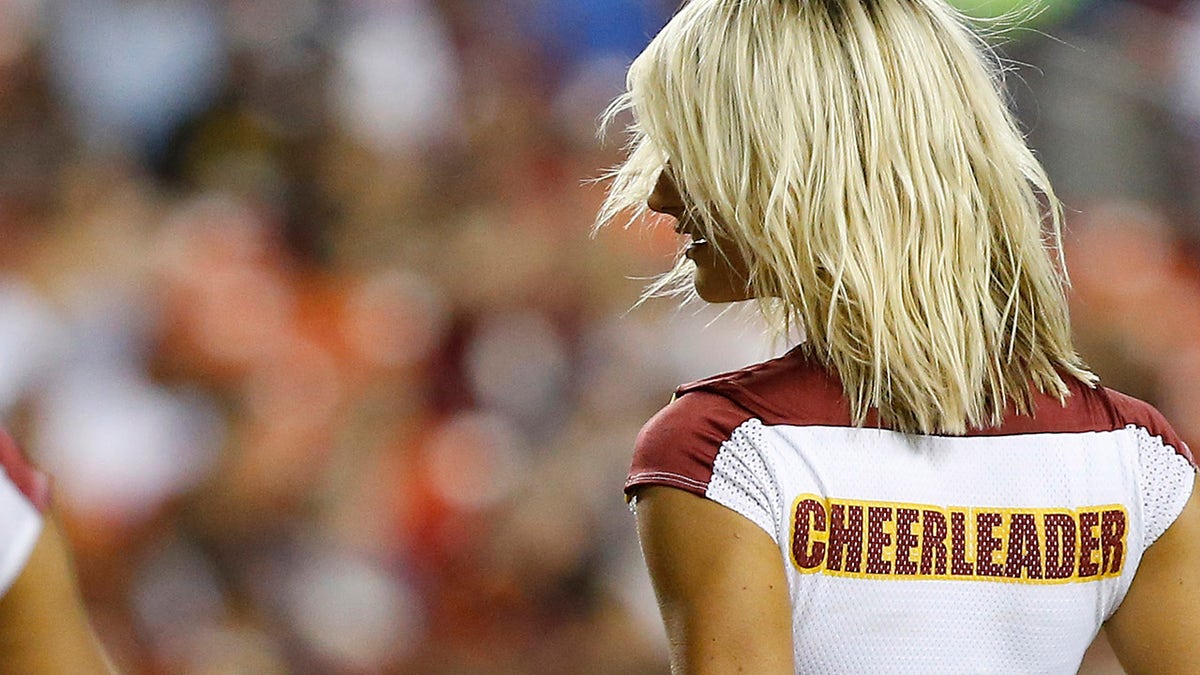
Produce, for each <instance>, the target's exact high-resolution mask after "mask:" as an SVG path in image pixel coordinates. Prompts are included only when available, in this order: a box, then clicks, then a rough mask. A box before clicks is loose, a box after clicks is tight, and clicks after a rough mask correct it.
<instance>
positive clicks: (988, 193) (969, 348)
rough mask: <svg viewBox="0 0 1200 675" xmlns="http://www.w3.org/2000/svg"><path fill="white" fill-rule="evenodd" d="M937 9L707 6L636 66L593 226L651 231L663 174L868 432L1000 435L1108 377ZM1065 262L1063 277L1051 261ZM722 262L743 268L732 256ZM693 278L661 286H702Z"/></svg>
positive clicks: (682, 265)
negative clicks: (1092, 357)
mask: <svg viewBox="0 0 1200 675" xmlns="http://www.w3.org/2000/svg"><path fill="white" fill-rule="evenodd" d="M1001 73H1002V69H1001V68H1000V65H999V63H998V61H997V59H996V58H995V56H994V54H993V52H992V51H991V50H990V49H989V48H988V46H987V45H986V43H985V42H984V41H983V40H982V39H981V38H979V37H978V36H977V35H976V34H975V32H974V31H973V30H972V29H971V28H970V27H969V25H968V23H967V20H966V19H964V17H962V16H961V15H960V14H958V13H957V12H955V10H953V9H951V8H950V7H949V6H947V5H946V4H945V3H944V2H942V0H692V1H691V2H689V3H687V4H686V5H684V6H683V8H682V9H681V10H680V11H679V13H678V14H676V16H675V17H674V18H673V19H672V20H671V21H670V23H668V24H667V26H666V27H665V28H663V30H662V31H661V32H660V33H659V34H658V35H657V36H656V37H655V38H654V40H653V41H652V42H651V43H650V45H649V46H648V47H647V48H646V49H645V51H644V52H642V54H641V55H640V56H638V58H637V59H636V60H635V61H634V62H633V64H632V66H631V67H630V69H629V74H628V81H627V83H628V88H627V92H626V94H625V95H623V96H622V97H621V98H619V99H618V100H617V101H616V102H614V104H613V106H612V107H610V109H609V111H608V112H607V113H606V124H608V123H609V122H611V120H612V119H613V118H615V117H617V116H618V114H619V113H620V112H622V111H623V110H627V109H631V110H632V111H633V116H634V123H633V125H632V127H631V129H630V130H631V134H632V139H631V143H630V147H629V156H628V158H627V160H626V161H625V162H624V164H622V165H621V166H620V167H618V168H617V169H614V170H613V172H612V173H611V174H610V176H609V177H610V178H611V185H610V188H609V192H608V196H607V199H606V201H605V203H604V206H603V207H602V209H601V212H600V214H599V216H598V219H597V227H599V226H601V225H604V224H606V223H609V222H611V221H613V220H614V219H616V218H618V217H620V215H621V214H623V213H627V212H629V211H630V210H632V212H633V213H634V218H635V219H636V218H637V217H638V216H640V214H642V213H644V210H645V206H644V202H645V199H646V197H647V195H648V194H649V193H650V190H651V188H652V186H653V184H654V181H655V178H656V176H657V175H658V173H659V172H660V171H662V170H663V169H664V167H667V170H668V171H669V172H670V175H671V176H672V177H673V178H674V179H675V181H676V183H677V184H678V186H679V188H680V192H681V194H682V195H684V198H685V201H686V202H687V206H688V210H689V214H690V215H689V217H690V218H692V219H693V220H694V221H695V222H696V223H697V226H698V227H699V228H700V229H701V231H702V232H704V233H707V234H710V235H715V236H709V237H708V241H709V242H710V245H715V242H716V241H719V240H722V239H723V240H726V241H731V242H733V245H735V246H737V247H739V249H740V251H739V252H740V253H741V254H742V257H744V258H745V259H746V260H748V261H749V264H750V267H751V270H750V279H749V285H750V289H751V291H752V292H753V294H754V295H755V296H756V297H757V298H758V303H759V307H760V309H761V311H762V313H763V315H764V317H765V318H766V319H767V321H768V323H769V325H770V326H771V329H772V331H773V332H774V333H775V334H776V335H777V336H786V335H788V334H789V333H790V332H791V330H792V329H793V328H796V327H800V328H802V329H803V331H804V333H805V335H806V336H807V341H806V343H805V344H806V347H805V349H806V350H807V351H808V352H809V353H810V354H811V355H813V356H814V357H816V358H819V359H820V360H821V361H822V362H823V363H825V364H826V365H827V366H828V367H830V368H831V369H832V370H834V371H836V373H837V374H838V375H839V377H840V378H841V380H842V382H843V386H844V388H845V393H846V396H847V398H848V399H849V402H850V406H851V410H852V413H853V417H854V419H855V421H856V423H859V424H862V423H863V422H864V421H865V419H866V416H867V412H868V410H869V409H870V408H872V407H874V408H877V409H878V411H879V415H880V419H881V420H882V421H883V422H884V423H885V424H888V425H891V426H893V427H895V428H897V429H900V430H903V431H912V432H921V433H950V434H959V433H964V432H965V431H966V430H967V428H968V427H984V426H994V425H997V424H999V423H1000V421H1001V419H1002V416H1003V414H1004V408H1005V405H1006V403H1007V402H1008V401H1012V402H1013V404H1014V406H1015V409H1016V410H1017V411H1018V412H1021V413H1026V412H1031V407H1032V391H1031V385H1032V386H1033V387H1036V388H1037V389H1038V390H1040V391H1043V392H1048V393H1050V394H1052V395H1054V396H1056V397H1057V398H1058V399H1059V400H1060V401H1064V400H1065V398H1066V397H1067V396H1068V395H1069V389H1068V387H1067V385H1066V382H1065V381H1064V376H1066V377H1072V378H1076V379H1078V380H1080V381H1082V382H1084V383H1085V384H1088V385H1091V384H1093V383H1094V382H1095V380H1096V378H1095V376H1094V375H1093V374H1092V373H1090V372H1089V371H1088V370H1087V369H1086V367H1085V366H1084V365H1083V363H1082V361H1081V359H1080V358H1079V356H1078V355H1077V354H1076V352H1075V350H1074V347H1073V346H1072V342H1071V336H1070V326H1069V321H1068V316H1067V307H1066V302H1065V299H1064V287H1065V285H1066V278H1065V272H1064V271H1063V270H1064V268H1063V267H1062V258H1061V249H1060V245H1061V228H1060V220H1061V205H1060V203H1059V201H1058V199H1057V198H1056V197H1055V195H1054V192H1053V190H1052V189H1051V187H1050V184H1049V181H1048V179H1047V177H1046V175H1045V173H1044V171H1043V169H1042V168H1041V166H1040V165H1039V164H1038V162H1037V160H1036V159H1035V158H1034V156H1033V154H1032V153H1031V152H1030V150H1029V149H1028V147H1027V146H1026V145H1025V143H1024V140H1023V138H1022V136H1021V134H1020V132H1019V131H1018V129H1017V127H1016V124H1015V123H1014V121H1013V118H1012V116H1011V115H1010V113H1009V111H1008V109H1007V107H1006V105H1005V102H1004V100H1003V98H1002V96H1001V93H1000V89H1001V84H1002V83H1001ZM1051 249H1052V250H1054V251H1056V252H1058V259H1057V264H1056V261H1055V260H1052V258H1051V255H1050V251H1051ZM725 254H726V255H727V254H728V252H725ZM692 269H693V268H692V264H691V263H690V262H689V261H687V260H685V259H683V258H680V260H679V264H678V265H676V267H675V269H673V270H672V271H671V272H668V273H667V274H665V275H663V276H662V277H660V278H658V279H657V280H656V281H655V282H654V283H653V284H652V285H651V286H650V287H649V288H648V289H647V291H646V293H647V295H648V296H650V295H661V294H668V293H672V292H676V291H679V290H680V289H682V288H685V287H686V286H687V285H689V284H690V278H691V274H692Z"/></svg>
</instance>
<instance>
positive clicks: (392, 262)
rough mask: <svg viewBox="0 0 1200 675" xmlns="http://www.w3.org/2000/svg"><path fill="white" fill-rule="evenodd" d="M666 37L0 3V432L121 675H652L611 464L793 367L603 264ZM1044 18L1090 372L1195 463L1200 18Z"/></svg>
mask: <svg viewBox="0 0 1200 675" xmlns="http://www.w3.org/2000/svg"><path fill="white" fill-rule="evenodd" d="M675 4H676V3H675V2H673V1H671V0H507V1H505V2H472V1H470V0H341V1H339V2H334V1H332V0H330V1H320V0H226V1H224V2H210V1H203V0H157V1H155V2H144V1H140V0H54V1H50V0H0V237H2V239H0V240H2V241H3V244H4V245H3V246H0V406H3V410H4V417H5V420H6V425H7V426H8V427H9V428H11V429H12V430H13V432H14V435H15V436H16V437H17V438H19V439H20V440H21V441H22V442H23V444H24V445H25V447H26V449H27V450H28V452H29V454H30V455H31V456H32V457H33V458H34V460H35V461H36V462H37V463H38V464H39V465H40V466H41V467H43V468H44V469H46V470H47V471H48V472H50V473H51V474H52V475H53V476H54V498H55V501H56V509H57V510H58V511H59V512H60V514H61V516H62V518H63V520H64V522H65V524H66V526H67V531H68V533H69V535H70V538H71V540H72V543H73V544H74V547H75V551H76V562H77V565H78V568H79V574H80V579H81V584H82V587H83V590H84V594H85V596H86V600H87V602H88V605H89V608H90V610H91V612H92V616H93V620H94V622H95V625H96V627H97V630H98V631H99V633H100V634H101V637H102V638H103V640H104V642H105V644H106V645H107V647H108V649H109V651H110V652H111V653H112V655H113V657H114V659H115V661H116V662H117V663H118V664H119V665H120V667H121V668H123V669H124V671H125V672H128V673H136V674H155V673H264V674H270V673H289V672H297V673H347V674H358V673H363V674H366V673H380V672H419V673H526V672H527V673H558V672H562V673H568V672H601V673H603V672H612V673H618V672H620V673H635V672H636V673H640V672H665V662H666V657H665V645H664V643H663V638H662V636H661V631H662V629H661V627H660V624H659V619H658V614H657V609H656V607H655V605H654V600H653V596H652V592H651V590H650V588H649V583H648V581H647V580H646V579H645V577H644V572H643V570H642V565H641V562H640V560H639V553H638V550H637V543H636V538H635V536H634V533H633V523H632V520H631V518H630V517H629V516H628V514H627V512H626V509H625V505H624V503H623V500H622V498H621V484H622V482H623V479H624V474H625V471H626V469H627V464H628V458H629V452H630V447H631V443H632V440H633V437H634V435H635V433H636V431H637V429H638V427H639V426H640V425H641V423H642V422H644V421H645V419H646V418H647V417H648V416H649V415H650V414H652V413H653V412H654V411H655V410H656V409H657V408H658V407H659V406H661V405H662V404H663V403H665V402H666V399H667V397H668V396H669V394H670V391H671V390H672V389H673V388H674V386H675V385H676V384H678V383H679V382H682V381H686V380H689V379H695V378H697V377H700V376H703V375H706V374H709V371H711V370H712V369H713V368H714V367H718V368H719V367H721V364H725V365H727V366H728V367H730V368H732V367H736V366H739V365H742V364H745V363H748V362H750V361H753V360H757V359H761V358H763V357H766V356H769V355H770V354H771V353H772V350H773V349H777V348H778V347H777V346H772V345H768V344H764V343H763V342H762V340H761V339H760V338H759V337H758V334H759V331H758V330H757V328H756V327H755V325H754V323H753V319H751V318H749V315H743V314H742V313H740V312H739V311H738V310H736V309H735V310H733V311H730V312H725V313H715V312H713V311H712V310H709V309H706V308H703V307H699V306H697V307H694V308H690V309H684V310H682V311H680V310H676V309H674V307H673V305H672V303H668V302H661V303H657V302H653V301H652V302H649V303H647V304H645V305H642V306H641V307H639V308H637V309H636V310H634V311H632V312H628V311H627V310H628V309H629V308H630V307H631V306H632V305H633V303H634V302H635V300H636V298H637V296H638V293H639V291H640V288H641V285H642V284H641V282H640V281H639V278H643V277H646V276H649V275H651V274H654V273H655V272H658V271H662V270H664V269H666V268H667V267H668V266H669V264H670V260H671V258H672V256H673V254H674V252H675V248H676V245H677V243H678V242H677V237H676V235H675V234H674V233H673V232H671V231H670V229H669V228H667V227H660V228H650V229H643V228H632V229H629V230H620V229H614V230H607V231H604V232H601V233H599V234H598V235H597V236H596V237H595V238H591V237H590V236H589V233H590V227H591V220H592V217H593V214H594V213H595V211H596V208H597V206H598V204H599V202H600V199H601V197H602V191H603V187H602V185H598V184H596V183H594V182H592V181H590V180H589V179H592V178H595V177H597V176H599V175H600V173H601V171H602V169H603V167H606V166H610V165H612V164H614V163H615V162H616V161H617V160H618V158H619V157H620V151H621V148H620V138H619V136H620V133H619V130H614V132H613V133H612V134H611V135H610V136H609V138H608V140H607V141H605V142H603V143H601V142H600V141H599V140H598V139H597V137H596V123H597V116H598V114H599V113H600V111H601V110H603V108H604V106H605V105H606V103H607V101H608V100H609V99H611V97H612V96H614V95H615V94H617V93H618V92H619V91H620V87H621V83H622V77H623V70H624V68H625V66H626V65H627V64H628V61H629V60H630V59H631V58H632V56H633V55H634V54H636V53H637V52H638V51H639V50H640V49H641V48H642V46H643V45H644V44H645V42H646V41H647V39H648V37H649V36H650V35H652V34H653V33H654V32H655V31H656V30H657V29H658V27H659V26H660V25H661V24H662V23H663V22H664V21H665V20H666V18H667V17H668V16H669V15H670V13H671V11H672V10H673V9H674V7H675ZM1053 10H1054V11H1048V12H1046V14H1045V15H1044V16H1043V17H1041V19H1040V23H1035V24H1033V25H1031V26H1029V27H1026V28H1021V29H1014V30H1012V31H1010V32H1009V33H1008V34H1006V35H1005V36H1004V38H1003V39H1004V41H1005V44H1004V45H1003V50H1004V53H1005V54H1006V55H1007V56H1008V57H1009V58H1011V59H1012V61H1013V62H1014V64H1020V65H1014V72H1013V73H1012V75H1011V78H1010V87H1011V90H1012V94H1013V97H1014V100H1015V102H1016V104H1017V106H1018V109H1019V110H1020V113H1021V116H1022V118H1023V121H1024V124H1025V126H1026V127H1027V128H1028V129H1029V131H1030V134H1031V139H1032V141H1033V144H1034V146H1035V147H1036V148H1038V150H1039V156H1040V157H1041V158H1042V159H1043V161H1044V162H1045V164H1046V166H1047V168H1048V170H1049V171H1050V173H1051V177H1052V179H1053V180H1055V184H1056V185H1057V186H1058V189H1059V191H1060V196H1062V197H1063V198H1064V200H1065V201H1066V203H1067V204H1068V206H1069V207H1070V212H1069V213H1068V217H1067V227H1068V250H1067V257H1068V263H1069V266H1070V269H1071V271H1072V278H1073V281H1074V290H1073V302H1074V317H1073V318H1074V321H1075V323H1076V328H1077V331H1078V334H1079V336H1080V343H1081V345H1082V348H1083V350H1084V355H1085V357H1086V358H1087V359H1088V360H1089V362H1090V363H1091V364H1092V365H1093V366H1094V368H1095V369H1096V371H1097V372H1098V373H1099V374H1100V375H1101V376H1102V378H1103V379H1104V381H1105V383H1106V384H1110V385H1111V386H1114V387H1118V388H1121V389H1124V390H1126V391H1128V392H1129V393H1131V394H1134V395H1137V396H1140V397H1143V398H1146V399H1147V400H1150V401H1152V402H1154V403H1155V404H1156V405H1158V406H1159V407H1160V408H1161V409H1162V410H1163V411H1164V413H1165V414H1166V415H1167V417H1168V418H1170V419H1171V420H1173V422H1174V424H1175V425H1176V427H1177V428H1178V430H1179V431H1180V432H1181V433H1182V434H1183V436H1184V437H1185V438H1188V439H1193V442H1194V443H1195V444H1196V445H1197V446H1200V340H1197V338H1196V336H1197V335H1200V5H1196V4H1191V3H1184V2H1170V1H1168V0H1145V1H1143V2H1136V3H1135V2H1124V1H1117V0H1094V1H1090V2H1089V1H1087V0H1077V1H1076V2H1072V3H1065V4H1061V5H1054V6H1053ZM1047 35H1049V36H1052V37H1053V39H1051V37H1048V36H1047ZM1113 668H1115V665H1114V664H1113V663H1112V662H1111V659H1109V658H1108V657H1105V656H1104V654H1103V653H1102V652H1097V654H1096V655H1095V657H1094V658H1092V659H1090V660H1089V661H1088V662H1087V663H1086V665H1085V670H1088V669H1091V670H1090V672H1097V673H1099V672H1112V669H1113ZM1117 672H1119V671H1117Z"/></svg>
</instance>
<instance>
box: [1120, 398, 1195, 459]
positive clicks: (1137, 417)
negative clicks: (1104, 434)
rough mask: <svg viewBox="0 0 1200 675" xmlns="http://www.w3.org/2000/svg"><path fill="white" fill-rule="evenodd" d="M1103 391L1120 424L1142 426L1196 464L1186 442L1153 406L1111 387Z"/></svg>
mask: <svg viewBox="0 0 1200 675" xmlns="http://www.w3.org/2000/svg"><path fill="white" fill-rule="evenodd" d="M1104 392H1105V393H1106V394H1107V395H1108V400H1109V403H1110V404H1111V405H1112V408H1113V410H1114V412H1115V415H1116V417H1117V419H1118V420H1120V421H1121V422H1122V426H1124V425H1127V424H1134V425H1137V426H1139V427H1142V428H1143V429H1145V430H1146V431H1148V432H1149V433H1150V434H1151V435H1153V436H1158V437H1160V438H1162V440H1163V443H1165V444H1167V445H1169V446H1171V447H1172V448H1174V449H1175V452H1177V453H1179V454H1180V456H1182V457H1183V458H1184V459H1186V460H1187V461H1188V463H1189V464H1191V465H1192V466H1197V464H1196V457H1195V456H1194V455H1193V454H1192V451H1191V449H1190V448H1188V446H1187V443H1184V442H1183V439H1182V438H1180V437H1179V434H1177V433H1175V429H1173V428H1172V427H1171V424H1170V423H1169V422H1167V418H1165V417H1163V414H1162V413H1160V412H1159V411H1158V410H1157V409H1156V408H1155V407H1154V406H1152V405H1150V404H1149V403H1146V402H1145V401H1141V400H1139V399H1136V398H1134V397H1132V396H1127V395H1125V394H1122V393H1121V392H1119V391H1113V390H1112V389H1105V390H1104Z"/></svg>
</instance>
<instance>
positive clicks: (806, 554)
mask: <svg viewBox="0 0 1200 675" xmlns="http://www.w3.org/2000/svg"><path fill="white" fill-rule="evenodd" d="M1127 523H1128V515H1127V514H1126V512H1125V509H1124V508H1123V507H1121V506H1120V505H1109V506H1096V507H1085V508H1082V509H1076V510H1064V509H1006V508H988V507H956V506H952V507H938V506H931V505H927V504H900V503H891V502H866V501H843V500H836V499H826V498H822V497H819V496H816V495H801V496H800V497H798V498H797V499H796V500H795V502H794V508H793V509H792V537H791V549H792V550H791V558H792V563H793V564H794V565H795V566H796V568H797V569H798V570H800V571H801V572H803V573H817V572H819V573H822V574H828V575H834V576H852V577H871V578H906V579H961V580H984V581H987V580H990V581H1010V582H1017V583H1066V582H1078V581H1094V580H1097V579H1104V578H1109V577H1116V576H1119V575H1120V574H1121V568H1122V566H1123V564H1124V558H1125V537H1126V530H1127Z"/></svg>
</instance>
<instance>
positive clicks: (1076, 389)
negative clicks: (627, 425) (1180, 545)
mask: <svg viewBox="0 0 1200 675" xmlns="http://www.w3.org/2000/svg"><path fill="white" fill-rule="evenodd" d="M1066 381H1067V384H1068V387H1069V389H1070V394H1071V395H1070V396H1068V397H1067V399H1066V402H1065V404H1064V403H1062V402H1059V400H1058V399H1057V398H1056V397H1054V396H1050V395H1048V394H1043V393H1040V392H1035V393H1034V397H1033V404H1034V413H1033V414H1032V415H1019V414H1017V412H1016V410H1015V409H1013V408H1012V406H1011V404H1010V407H1009V410H1007V411H1006V412H1005V415H1004V422H1003V423H1002V424H1001V425H1000V426H998V427H988V428H981V429H971V430H969V431H968V432H967V435H968V436H1009V435H1019V434H1041V433H1083V432H1088V431H1112V430H1115V429H1121V428H1123V427H1125V426H1128V425H1130V424H1133V425H1137V426H1141V427H1144V428H1145V429H1147V430H1148V431H1149V432H1150V433H1152V434H1154V435H1156V436H1161V437H1162V438H1163V442H1165V443H1167V444H1169V445H1171V446H1172V447H1174V448H1175V449H1176V451H1177V452H1179V453H1180V454H1181V455H1182V456H1183V457H1185V458H1186V459H1187V460H1188V461H1189V462H1192V463H1193V464H1195V458H1194V457H1193V455H1192V454H1191V451H1190V450H1189V449H1188V447H1187V445H1186V444H1185V443H1184V442H1183V441H1182V440H1181V439H1180V438H1179V436H1178V435H1177V434H1176V433H1175V431H1174V430H1173V429H1172V428H1171V426H1170V424H1168V423H1167V421H1166V420H1165V419H1164V418H1163V416H1162V415H1161V414H1160V413H1159V412H1158V411H1157V410H1155V409H1154V408H1153V407H1152V406H1150V405H1149V404H1147V403H1144V402H1142V401H1139V400H1138V399H1135V398H1132V397H1130V396H1126V395H1125V394H1121V393H1119V392H1116V391H1113V390H1112V389H1108V388H1105V387H1095V388H1093V387H1089V386H1087V385H1085V384H1083V383H1081V382H1079V381H1078V380H1075V379H1074V378H1069V377H1068V378H1066ZM679 391H680V392H702V391H707V392H712V393H716V394H720V395H721V396H724V397H726V398H728V399H730V400H731V401H733V402H735V403H737V404H738V405H739V406H741V407H743V408H745V409H746V410H748V411H749V412H750V414H751V415H753V416H754V417H757V418H759V419H761V420H762V421H763V423H764V424H769V425H770V424H789V425H797V426H817V425H819V426H849V425H850V424H851V420H850V405H849V402H848V401H847V400H846V397H845V394H844V392H843V390H842V383H841V381H840V380H839V379H838V378H837V376H836V375H834V374H832V373H831V372H830V371H829V370H827V369H826V368H825V367H823V366H822V365H821V364H819V363H818V362H816V361H815V360H814V359H812V358H809V357H807V356H806V355H805V354H804V353H803V352H802V351H800V350H799V349H793V350H792V351H791V352H788V353H787V354H785V355H784V356H781V357H779V358H777V359H771V360H770V361H764V362H763V363H759V364H756V365H754V366H750V367H748V368H743V369H741V370H737V371H733V372H730V373H724V374H722V375H717V376H714V377H710V378H708V379H704V380H700V381H698V382H693V383H692V384H688V385H684V386H682V387H680V388H679ZM865 426H868V427H879V426H881V425H880V422H879V417H878V415H877V414H876V413H875V411H871V412H869V413H868V415H867V420H866V423H865Z"/></svg>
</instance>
